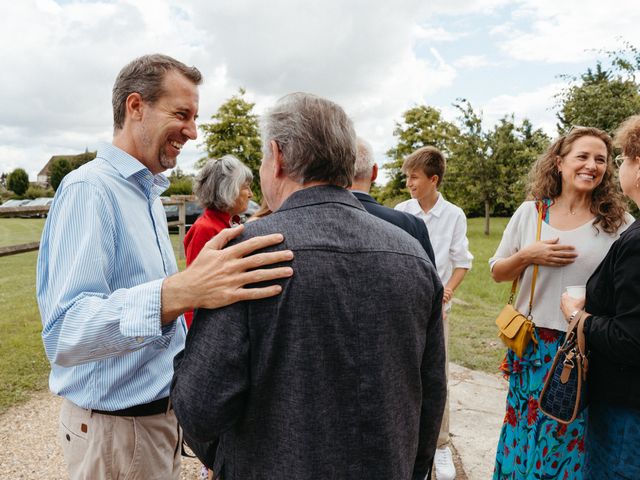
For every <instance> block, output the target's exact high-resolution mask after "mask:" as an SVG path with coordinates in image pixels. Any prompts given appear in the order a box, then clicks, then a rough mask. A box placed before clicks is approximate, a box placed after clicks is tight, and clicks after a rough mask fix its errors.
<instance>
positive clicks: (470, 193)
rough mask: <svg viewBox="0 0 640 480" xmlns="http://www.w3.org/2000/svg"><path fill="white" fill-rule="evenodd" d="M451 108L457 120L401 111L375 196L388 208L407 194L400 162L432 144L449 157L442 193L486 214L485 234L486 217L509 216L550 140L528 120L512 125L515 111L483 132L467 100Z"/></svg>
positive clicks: (473, 212) (424, 109) (427, 111)
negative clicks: (385, 174)
mask: <svg viewBox="0 0 640 480" xmlns="http://www.w3.org/2000/svg"><path fill="white" fill-rule="evenodd" d="M454 106H455V107H456V109H457V110H458V112H459V114H460V115H459V117H458V118H457V122H456V123H451V122H448V121H445V120H443V119H442V117H441V114H440V112H439V111H438V110H437V109H435V108H433V107H428V106H424V105H423V106H419V107H414V108H411V109H409V110H407V112H405V113H404V115H403V120H404V121H403V123H402V124H398V123H397V124H396V128H395V130H394V136H396V137H397V138H398V143H397V145H396V147H394V148H392V149H390V150H389V151H388V152H387V155H389V156H390V157H391V158H392V161H391V162H389V163H388V164H387V165H385V168H388V169H390V170H391V173H392V176H391V180H390V181H389V183H387V185H385V186H384V187H381V188H379V189H377V190H376V191H375V193H374V195H375V198H376V199H377V200H378V201H380V202H381V203H384V204H385V205H388V206H393V205H395V204H396V203H398V202H399V201H401V200H404V199H406V198H408V195H407V193H406V190H405V189H404V176H403V175H402V173H401V171H400V167H401V166H402V161H403V159H404V158H405V157H406V156H408V155H409V154H410V153H412V152H413V151H415V150H416V149H418V148H420V147H423V146H425V145H433V146H435V147H436V148H438V149H439V150H441V151H442V152H443V153H444V154H445V156H446V158H447V171H446V173H445V176H444V182H443V183H442V185H441V191H442V193H443V195H444V196H445V197H446V198H447V199H449V200H450V201H452V202H453V203H455V204H457V205H459V206H460V207H461V208H462V209H463V210H464V211H465V212H466V213H467V215H470V216H478V215H483V216H485V220H486V224H485V231H486V232H487V234H488V233H489V216H490V215H492V214H501V215H511V213H513V211H514V210H515V209H516V208H517V206H518V205H519V204H520V202H522V200H523V199H524V191H525V182H526V173H527V171H528V169H529V167H530V165H531V163H532V162H533V161H534V160H535V158H536V157H537V156H538V155H539V154H540V153H542V151H543V150H544V148H545V147H546V145H547V144H548V142H549V138H548V137H547V136H546V135H545V134H544V132H543V131H542V130H540V129H537V130H534V129H533V126H532V125H531V122H529V121H528V120H526V119H525V120H524V121H523V122H522V123H521V124H520V125H516V124H515V121H514V118H513V115H510V116H505V117H504V118H502V119H501V120H500V121H499V122H498V123H497V124H496V125H495V126H494V127H493V128H492V130H490V131H485V130H484V129H483V126H482V113H481V112H480V113H477V112H475V111H474V109H473V107H472V106H471V104H470V103H469V102H468V101H466V100H464V99H462V100H459V101H458V102H457V103H456V104H454Z"/></svg>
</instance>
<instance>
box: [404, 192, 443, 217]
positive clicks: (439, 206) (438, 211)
mask: <svg viewBox="0 0 640 480" xmlns="http://www.w3.org/2000/svg"><path fill="white" fill-rule="evenodd" d="M443 208H444V199H443V198H442V194H441V193H440V192H438V199H437V200H436V203H435V205H434V206H433V207H432V208H431V210H429V212H428V213H424V210H422V207H421V206H420V202H418V200H416V199H415V198H412V199H411V200H410V201H409V203H408V204H407V209H406V212H407V213H410V214H411V215H416V216H420V215H433V216H434V217H440V215H442V210H443Z"/></svg>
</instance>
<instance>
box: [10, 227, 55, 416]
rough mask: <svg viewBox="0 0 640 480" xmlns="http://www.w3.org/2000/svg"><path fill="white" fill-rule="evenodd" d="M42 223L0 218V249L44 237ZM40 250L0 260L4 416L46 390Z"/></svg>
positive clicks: (46, 366)
mask: <svg viewBox="0 0 640 480" xmlns="http://www.w3.org/2000/svg"><path fill="white" fill-rule="evenodd" d="M43 225H44V220H43V219H35V218H34V219H31V218H29V219H23V218H0V246H8V245H16V244H19V243H29V242H35V241H38V240H39V239H40V232H41V231H42V226H43ZM37 257H38V252H29V253H22V254H19V255H12V256H9V257H0V385H2V388H1V389H0V412H3V411H5V410H6V409H7V407H9V406H10V405H12V404H14V403H18V402H21V401H24V400H26V399H27V398H28V395H29V392H31V391H33V390H39V389H42V388H45V387H46V386H47V374H48V372H49V362H48V361H47V359H46V357H45V355H44V349H43V347H42V341H41V339H40V331H41V329H42V327H41V323H40V316H39V314H38V307H37V304H36V290H35V278H36V275H35V272H36V259H37Z"/></svg>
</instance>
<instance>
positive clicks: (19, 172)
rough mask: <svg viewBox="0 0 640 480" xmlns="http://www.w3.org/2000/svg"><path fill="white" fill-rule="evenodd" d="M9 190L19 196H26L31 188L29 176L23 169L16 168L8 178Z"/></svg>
mask: <svg viewBox="0 0 640 480" xmlns="http://www.w3.org/2000/svg"><path fill="white" fill-rule="evenodd" d="M7 188H8V189H9V190H11V191H12V192H13V193H15V194H16V195H18V196H22V195H24V192H26V191H27V188H29V175H28V174H27V172H26V171H25V170H24V169H23V168H16V169H15V170H14V171H13V172H11V173H10V174H9V176H8V177H7Z"/></svg>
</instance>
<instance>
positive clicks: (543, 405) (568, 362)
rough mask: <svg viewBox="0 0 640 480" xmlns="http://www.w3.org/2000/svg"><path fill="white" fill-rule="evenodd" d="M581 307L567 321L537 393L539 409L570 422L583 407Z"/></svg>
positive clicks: (584, 368) (585, 366)
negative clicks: (542, 383) (549, 366)
mask: <svg viewBox="0 0 640 480" xmlns="http://www.w3.org/2000/svg"><path fill="white" fill-rule="evenodd" d="M584 319H585V315H584V311H580V312H579V313H578V314H577V315H576V318H575V319H574V320H573V321H572V322H571V324H570V325H569V329H568V330H567V336H566V338H565V341H564V343H563V344H562V347H560V349H559V350H558V352H557V353H556V356H555V358H554V359H553V365H552V366H551V370H550V371H549V375H548V376H547V379H546V380H545V382H544V387H543V388H542V393H541V394H540V402H539V404H540V410H541V411H542V413H544V414H545V415H547V416H548V417H551V418H553V419H554V420H557V421H558V422H560V423H571V422H573V421H574V420H575V418H576V417H577V416H578V414H579V413H580V412H582V410H584V409H585V408H586V407H587V370H588V367H589V361H588V359H587V351H586V342H585V338H584V331H583V328H584Z"/></svg>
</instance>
